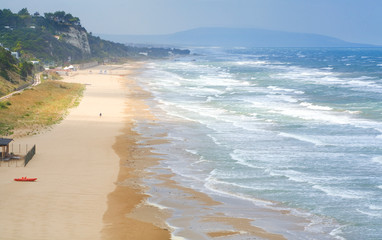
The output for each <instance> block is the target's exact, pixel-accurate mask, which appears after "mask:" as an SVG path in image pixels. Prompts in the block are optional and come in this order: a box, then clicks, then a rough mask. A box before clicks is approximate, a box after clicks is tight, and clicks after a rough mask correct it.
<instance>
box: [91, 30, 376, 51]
mask: <svg viewBox="0 0 382 240" xmlns="http://www.w3.org/2000/svg"><path fill="white" fill-rule="evenodd" d="M98 35H99V36H100V37H102V38H104V39H107V40H110V41H115V42H120V43H125V44H133V43H134V44H157V45H175V46H185V47H190V46H220V47H375V46H373V45H368V44H359V43H350V42H346V41H343V40H340V39H337V38H333V37H328V36H324V35H319V34H310V33H293V32H283V31H272V30H263V29H253V28H197V29H192V30H188V31H182V32H177V33H174V34H167V35H108V34H98Z"/></svg>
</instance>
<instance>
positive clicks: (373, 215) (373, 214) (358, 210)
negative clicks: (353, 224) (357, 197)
mask: <svg viewBox="0 0 382 240" xmlns="http://www.w3.org/2000/svg"><path fill="white" fill-rule="evenodd" d="M356 211H357V212H359V213H362V214H364V215H366V216H368V217H373V218H380V217H382V213H380V212H370V211H365V210H360V209H358V208H357V209H356Z"/></svg>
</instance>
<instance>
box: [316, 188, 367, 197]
mask: <svg viewBox="0 0 382 240" xmlns="http://www.w3.org/2000/svg"><path fill="white" fill-rule="evenodd" d="M313 188H315V189H318V190H320V191H322V192H324V193H326V194H327V195H328V196H332V197H339V198H343V199H363V198H365V197H366V196H367V193H365V192H361V191H353V190H345V189H343V190H341V189H338V188H333V187H328V186H322V185H314V186H313Z"/></svg>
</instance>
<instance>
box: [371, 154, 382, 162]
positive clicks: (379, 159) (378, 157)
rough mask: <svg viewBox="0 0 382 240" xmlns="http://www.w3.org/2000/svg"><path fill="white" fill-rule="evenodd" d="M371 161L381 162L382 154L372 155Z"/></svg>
mask: <svg viewBox="0 0 382 240" xmlns="http://www.w3.org/2000/svg"><path fill="white" fill-rule="evenodd" d="M371 161H372V162H374V163H378V164H382V156H377V157H373V158H372V159H371Z"/></svg>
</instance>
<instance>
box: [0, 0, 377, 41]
mask: <svg viewBox="0 0 382 240" xmlns="http://www.w3.org/2000/svg"><path fill="white" fill-rule="evenodd" d="M24 7H27V8H28V10H29V12H30V13H34V12H36V11H38V12H40V13H41V14H42V13H45V12H55V11H59V10H60V11H65V12H69V13H71V14H72V15H74V16H76V17H79V18H80V19H81V23H82V25H83V26H84V27H85V28H86V29H87V30H88V31H90V32H93V33H104V34H166V33H173V32H177V31H182V30H188V29H192V28H197V27H246V28H248V27H250V28H262V29H271V30H283V31H290V32H303V33H318V34H324V35H328V36H333V37H337V38H340V39H343V40H347V41H351V42H360V43H371V44H379V45H382V0H59V1H58V0H0V8H1V9H4V8H9V9H11V10H12V11H13V12H18V11H19V10H20V9H21V8H24Z"/></svg>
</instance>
